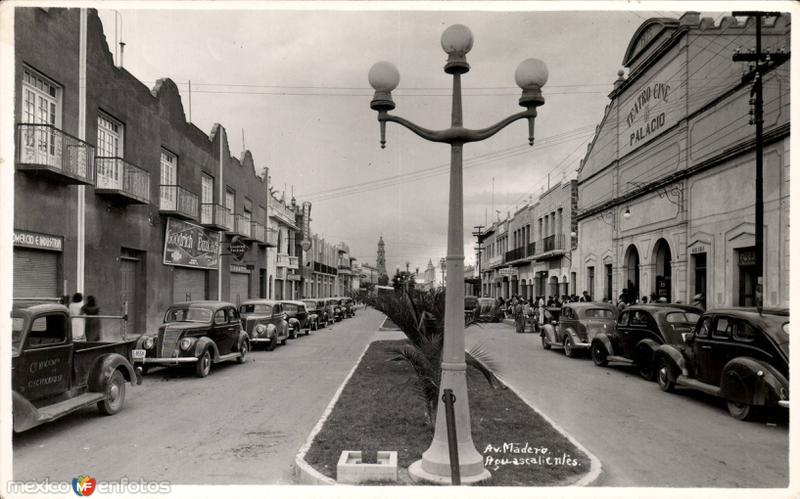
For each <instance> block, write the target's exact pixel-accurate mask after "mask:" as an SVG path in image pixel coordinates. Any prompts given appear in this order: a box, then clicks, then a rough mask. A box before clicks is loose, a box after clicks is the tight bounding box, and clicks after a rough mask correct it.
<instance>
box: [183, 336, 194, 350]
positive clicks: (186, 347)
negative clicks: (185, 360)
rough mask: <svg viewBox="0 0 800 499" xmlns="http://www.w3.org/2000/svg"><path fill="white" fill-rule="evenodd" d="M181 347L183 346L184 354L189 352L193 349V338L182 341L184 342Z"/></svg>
mask: <svg viewBox="0 0 800 499" xmlns="http://www.w3.org/2000/svg"><path fill="white" fill-rule="evenodd" d="M180 346H181V350H183V351H184V352H185V351H186V350H189V347H191V346H192V339H191V338H184V339H182V340H181V345H180Z"/></svg>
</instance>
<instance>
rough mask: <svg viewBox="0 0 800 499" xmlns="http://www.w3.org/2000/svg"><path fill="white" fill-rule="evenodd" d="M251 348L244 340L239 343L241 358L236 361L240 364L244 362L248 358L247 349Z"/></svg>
mask: <svg viewBox="0 0 800 499" xmlns="http://www.w3.org/2000/svg"><path fill="white" fill-rule="evenodd" d="M248 350H249V348H248V347H247V342H246V341H244V340H242V344H241V345H239V358H238V359H236V362H238V363H239V364H244V360H245V359H246V358H247V351H248Z"/></svg>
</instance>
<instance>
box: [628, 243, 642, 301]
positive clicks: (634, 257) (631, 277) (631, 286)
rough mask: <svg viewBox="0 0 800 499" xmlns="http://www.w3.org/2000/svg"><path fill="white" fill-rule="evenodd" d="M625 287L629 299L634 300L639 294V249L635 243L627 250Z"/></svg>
mask: <svg viewBox="0 0 800 499" xmlns="http://www.w3.org/2000/svg"><path fill="white" fill-rule="evenodd" d="M625 289H627V290H628V301H629V302H634V301H635V300H636V298H637V297H638V296H639V251H638V250H637V249H636V246H634V245H633V244H631V245H630V246H628V250H627V251H626V252H625Z"/></svg>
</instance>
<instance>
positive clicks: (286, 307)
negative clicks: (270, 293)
mask: <svg viewBox="0 0 800 499" xmlns="http://www.w3.org/2000/svg"><path fill="white" fill-rule="evenodd" d="M283 311H284V312H297V305H295V304H294V303H284V304H283Z"/></svg>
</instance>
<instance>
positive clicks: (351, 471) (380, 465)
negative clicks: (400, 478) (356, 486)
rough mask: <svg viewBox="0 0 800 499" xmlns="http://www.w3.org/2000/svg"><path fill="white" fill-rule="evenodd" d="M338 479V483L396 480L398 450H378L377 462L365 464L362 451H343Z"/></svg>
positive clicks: (337, 472)
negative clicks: (362, 460) (362, 459)
mask: <svg viewBox="0 0 800 499" xmlns="http://www.w3.org/2000/svg"><path fill="white" fill-rule="evenodd" d="M336 481H337V482H338V483H364V482H371V481H381V482H396V481H397V452H396V451H378V462H377V463H376V464H363V463H362V462H361V451H353V450H345V451H342V455H341V456H339V462H338V463H337V465H336Z"/></svg>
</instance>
